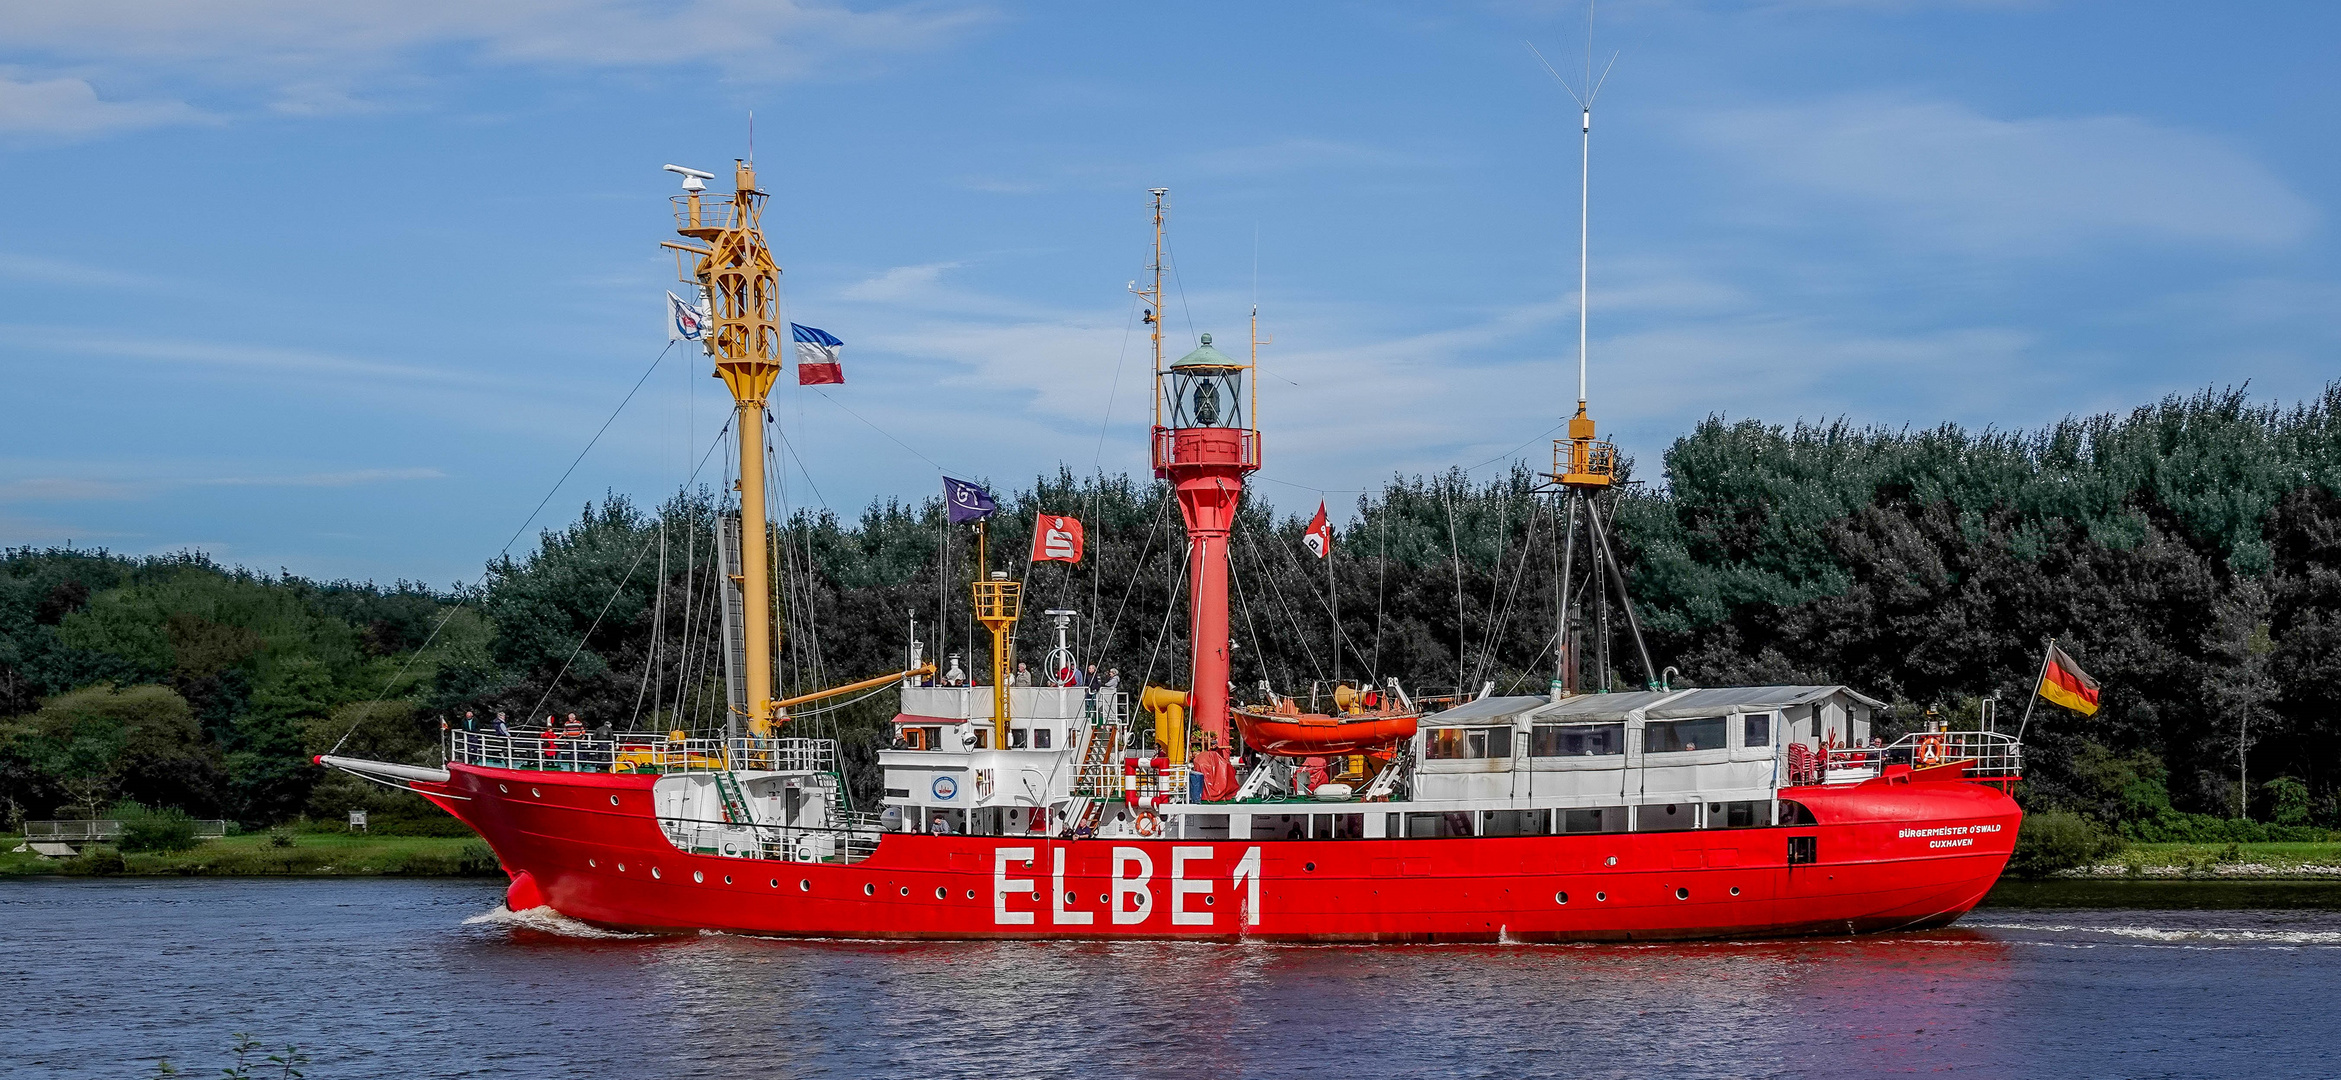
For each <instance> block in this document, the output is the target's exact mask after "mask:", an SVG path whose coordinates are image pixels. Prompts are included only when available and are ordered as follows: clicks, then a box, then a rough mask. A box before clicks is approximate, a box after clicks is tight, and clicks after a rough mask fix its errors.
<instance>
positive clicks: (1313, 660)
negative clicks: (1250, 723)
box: [1228, 518, 1325, 679]
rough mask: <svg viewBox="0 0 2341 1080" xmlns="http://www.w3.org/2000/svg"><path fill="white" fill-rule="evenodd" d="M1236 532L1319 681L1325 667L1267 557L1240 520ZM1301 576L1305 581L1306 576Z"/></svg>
mask: <svg viewBox="0 0 2341 1080" xmlns="http://www.w3.org/2000/svg"><path fill="white" fill-rule="evenodd" d="M1236 531H1237V532H1239V533H1241V534H1242V535H1243V538H1244V550H1246V551H1248V552H1250V553H1251V555H1252V562H1253V564H1254V565H1256V566H1258V567H1259V568H1260V577H1261V579H1262V580H1265V581H1266V582H1268V591H1269V593H1270V594H1272V595H1274V596H1275V597H1276V603H1277V606H1279V607H1280V608H1282V609H1283V611H1284V617H1285V620H1286V621H1288V622H1290V623H1291V624H1292V640H1293V643H1294V644H1296V645H1299V646H1300V647H1301V655H1302V656H1304V657H1307V658H1308V661H1309V672H1310V674H1311V675H1313V676H1314V677H1316V678H1319V679H1322V678H1324V677H1325V665H1323V664H1320V663H1318V662H1317V651H1316V650H1315V649H1311V648H1309V638H1308V634H1307V632H1306V631H1303V630H1302V629H1301V620H1300V616H1299V615H1298V614H1296V613H1295V612H1294V611H1293V606H1292V601H1291V600H1289V599H1286V598H1285V595H1284V587H1283V586H1282V585H1279V584H1277V582H1276V575H1275V574H1274V573H1272V572H1271V571H1270V570H1269V569H1268V557H1267V556H1265V555H1262V554H1260V542H1259V541H1258V540H1256V539H1254V538H1253V536H1252V533H1251V530H1249V529H1246V528H1244V527H1243V519H1242V518H1238V519H1236ZM1228 546H1229V548H1230V549H1231V550H1232V549H1233V548H1234V545H1233V544H1230V545H1228ZM1231 561H1232V560H1231ZM1301 576H1302V577H1303V578H1304V579H1305V578H1306V577H1307V576H1308V575H1306V574H1303V575H1301Z"/></svg>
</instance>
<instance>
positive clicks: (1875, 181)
mask: <svg viewBox="0 0 2341 1080" xmlns="http://www.w3.org/2000/svg"><path fill="white" fill-rule="evenodd" d="M1691 130H1692V133H1693V135H1694V137H1695V138H1696V139H1697V140H1698V141H1700V142H1703V143H1705V144H1706V145H1707V146H1708V147H1710V148H1712V149H1713V150H1715V151H1718V152H1720V153H1722V154H1723V155H1725V156H1727V157H1729V158H1731V159H1733V160H1735V161H1736V162H1738V163H1739V164H1741V165H1742V166H1744V167H1746V168H1748V169H1750V170H1753V171H1754V172H1755V174H1756V175H1758V176H1759V177H1762V178H1765V179H1769V180H1771V181H1773V182H1775V183H1777V184H1780V185H1783V186H1785V187H1788V188H1791V189H1796V190H1800V191H1803V192H1807V193H1810V194H1812V195H1814V196H1817V197H1819V198H1820V199H1824V200H1831V201H1835V202H1838V203H1841V204H1849V205H1850V206H1852V207H1853V208H1857V209H1864V210H1868V211H1870V212H1872V213H1873V214H1874V215H1875V217H1876V219H1877V220H1879V221H1881V222H1882V223H1884V224H1885V225H1886V226H1888V227H1889V228H1892V229H1894V230H1895V231H1896V232H1898V233H1900V234H1902V235H1904V236H1915V237H1921V238H1924V239H1926V240H1928V241H1930V242H1932V243H1934V244H1937V245H1940V246H1943V247H1948V248H1952V249H1959V250H1967V251H1976V252H1992V253H2001V254H2008V253H2026V254H2055V253H2060V252H2063V251H2066V250H2070V249H2072V248H2074V247H2077V246H2079V245H2083V244H2088V243H2094V242H2102V241H2107V240H2115V241H2152V242H2170V243H2180V244H2199V243H2210V244H2218V245H2227V246H2234V247H2244V248H2266V247H2276V246H2281V245H2286V244H2291V243H2294V242H2297V241H2299V240H2301V239H2303V238H2304V237H2305V236H2306V235H2307V234H2308V233H2309V231H2310V230H2311V229H2312V228H2314V227H2315V226H2316V224H2317V221H2318V212H2317V209H2316V207H2315V206H2314V205H2313V204H2311V203H2310V202H2308V200H2306V199H2304V198H2302V197H2301V196H2300V195H2299V194H2297V193H2295V192H2294V191H2293V190H2292V189H2291V187H2290V186H2288V185H2287V184H2286V183H2285V182H2284V181H2283V180H2282V179H2281V178H2280V177H2278V176H2276V175H2275V174H2274V173H2272V172H2271V171H2269V170H2268V169H2267V168H2266V167H2265V166H2263V165H2261V164H2260V163H2259V162H2258V161H2256V160H2254V159H2253V158H2252V157H2251V156H2250V155H2248V154H2246V153H2244V152H2243V151H2241V150H2239V149H2237V148H2235V147H2234V146H2231V145H2229V144H2228V143H2226V142H2225V141H2222V140H2220V139H2217V138H2214V137H2212V136H2209V135H2205V134H2202V133H2200V132H2194V131H2188V130H2185V129H2181V128H2175V127H2168V126H2164V125H2160V124H2155V123H2150V122H2148V121H2145V120H2141V119H2137V118H2135V117H2127V116H2096V117H2035V118H2030V119H2017V120H2002V119H1997V118H1994V117H1989V116H1984V115H1982V114H1980V113H1977V112H1975V111H1974V110H1972V109H1969V108H1967V107H1966V106H1963V105H1959V104H1955V103H1951V102H1942V101H1918V100H1907V99H1887V98H1874V97H1865V98H1847V99H1839V100H1835V101H1823V102H1815V103H1812V104H1809V105H1804V106H1768V107H1763V108H1751V109H1737V110H1730V111H1726V112H1722V113H1716V114H1709V115H1706V116H1703V117H1701V118H1700V119H1698V120H1696V121H1694V122H1693V124H1692V125H1691ZM1792 212H1793V213H1794V214H1795V215H1796V216H1797V217H1799V218H1800V219H1802V218H1807V217H1809V216H1810V214H1811V212H1812V208H1809V207H1805V208H1798V209H1796V210H1794V211H1792Z"/></svg>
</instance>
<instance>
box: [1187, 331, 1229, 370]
mask: <svg viewBox="0 0 2341 1080" xmlns="http://www.w3.org/2000/svg"><path fill="white" fill-rule="evenodd" d="M1242 366H1244V362H1243V361H1241V360H1238V359H1236V358H1235V357H1232V356H1229V355H1228V354H1226V353H1223V352H1221V351H1219V350H1218V349H1214V348H1212V347H1211V335H1209V334H1205V335H1203V344H1201V345H1199V346H1197V347H1196V349H1195V351H1194V352H1191V353H1188V354H1187V355H1185V356H1182V357H1179V359H1178V361H1177V362H1176V363H1173V364H1172V365H1171V368H1172V369H1173V370H1176V369H1178V368H1240V367H1242Z"/></svg>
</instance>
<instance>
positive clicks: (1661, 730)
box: [1642, 716, 1723, 754]
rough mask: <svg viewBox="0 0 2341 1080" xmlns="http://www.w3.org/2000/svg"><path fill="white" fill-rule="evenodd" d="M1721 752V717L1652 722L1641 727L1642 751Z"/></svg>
mask: <svg viewBox="0 0 2341 1080" xmlns="http://www.w3.org/2000/svg"><path fill="white" fill-rule="evenodd" d="M1721 749H1723V718H1722V717H1720V716H1705V717H1700V718H1699V719H1696V720H1653V721H1651V722H1649V723H1648V724H1645V725H1643V726H1642V752H1643V753H1645V754H1672V753H1678V752H1686V751H1691V750H1721Z"/></svg>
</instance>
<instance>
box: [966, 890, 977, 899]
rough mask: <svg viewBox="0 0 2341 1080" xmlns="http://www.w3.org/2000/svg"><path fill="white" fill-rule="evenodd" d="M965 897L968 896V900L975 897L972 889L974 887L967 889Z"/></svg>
mask: <svg viewBox="0 0 2341 1080" xmlns="http://www.w3.org/2000/svg"><path fill="white" fill-rule="evenodd" d="M967 898H968V899H970V900H973V899H975V890H974V889H969V890H967Z"/></svg>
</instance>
